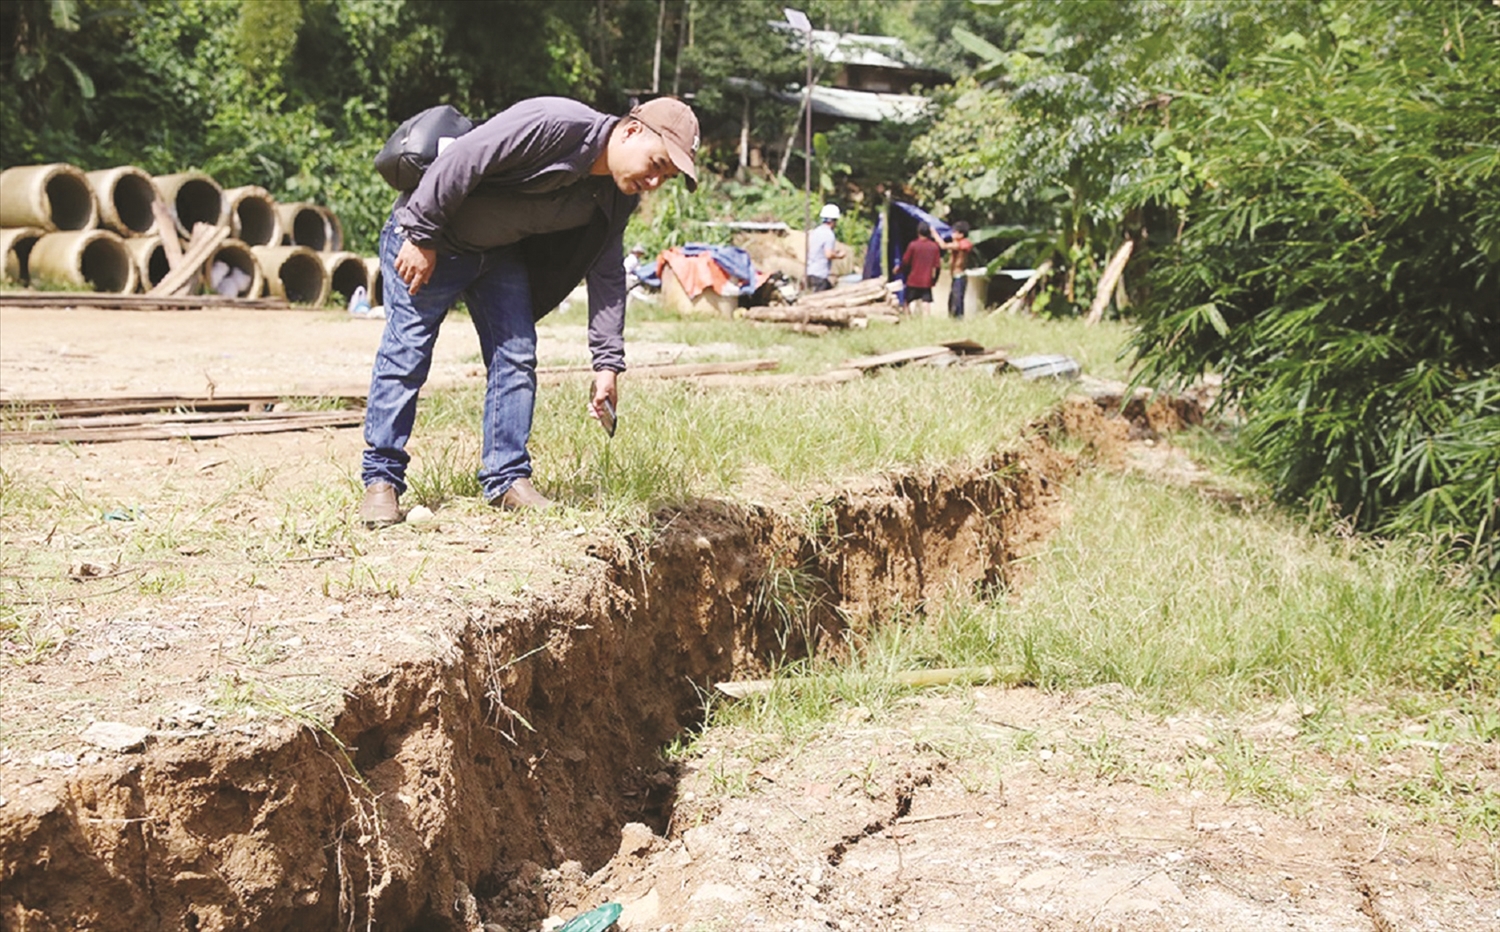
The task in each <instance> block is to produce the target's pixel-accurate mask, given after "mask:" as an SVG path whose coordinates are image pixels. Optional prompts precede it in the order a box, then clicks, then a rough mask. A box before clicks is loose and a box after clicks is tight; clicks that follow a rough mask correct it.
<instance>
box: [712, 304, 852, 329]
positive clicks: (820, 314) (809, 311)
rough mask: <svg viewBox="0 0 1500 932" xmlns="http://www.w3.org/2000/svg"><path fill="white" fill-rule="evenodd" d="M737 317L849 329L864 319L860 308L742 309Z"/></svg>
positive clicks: (794, 307) (764, 321) (775, 322)
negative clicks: (859, 319)
mask: <svg viewBox="0 0 1500 932" xmlns="http://www.w3.org/2000/svg"><path fill="white" fill-rule="evenodd" d="M735 316H736V317H739V318H741V319H743V320H751V321H759V322H763V323H773V324H791V323H796V324H824V325H827V326H833V327H847V326H849V323H850V321H852V320H853V319H854V318H856V317H863V316H864V313H863V311H862V310H861V309H859V308H844V307H834V308H821V307H819V308H812V307H809V308H803V307H796V306H792V307H747V308H741V309H740V310H739V311H737V312H736V313H735Z"/></svg>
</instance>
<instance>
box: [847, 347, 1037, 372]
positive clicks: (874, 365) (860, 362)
mask: <svg viewBox="0 0 1500 932" xmlns="http://www.w3.org/2000/svg"><path fill="white" fill-rule="evenodd" d="M1008 360H1009V351H1008V348H1007V347H1004V346H994V347H989V348H986V347H985V346H984V344H982V343H975V342H974V341H973V340H949V341H948V342H946V343H934V344H933V345H931V346H913V347H910V348H909V349H904V350H896V351H895V352H892V353H882V354H880V355H879V356H860V357H859V358H857V359H850V360H846V361H845V362H844V368H846V369H857V370H859V371H860V372H870V371H871V370H874V369H884V368H887V367H892V366H937V367H940V368H942V367H947V366H988V367H990V369H991V370H1000V369H1004V368H1005V367H1006V365H1007V362H1008Z"/></svg>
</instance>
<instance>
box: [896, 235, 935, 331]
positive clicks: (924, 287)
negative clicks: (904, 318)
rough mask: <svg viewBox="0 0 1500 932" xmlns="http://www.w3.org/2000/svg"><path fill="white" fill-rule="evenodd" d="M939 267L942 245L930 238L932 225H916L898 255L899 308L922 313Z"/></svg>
mask: <svg viewBox="0 0 1500 932" xmlns="http://www.w3.org/2000/svg"><path fill="white" fill-rule="evenodd" d="M942 267H943V248H942V247H941V246H939V245H938V244H937V242H936V241H934V240H933V238H932V227H931V226H930V225H929V224H926V223H919V224H917V238H916V239H914V240H912V241H911V243H910V244H909V245H908V246H907V247H906V252H904V253H902V254H901V272H902V278H903V282H904V285H903V287H902V289H901V310H902V311H903V312H908V311H909V312H910V313H913V314H926V313H927V312H928V310H929V309H930V307H931V305H932V286H933V285H935V284H937V278H938V272H939V270H941V269H942Z"/></svg>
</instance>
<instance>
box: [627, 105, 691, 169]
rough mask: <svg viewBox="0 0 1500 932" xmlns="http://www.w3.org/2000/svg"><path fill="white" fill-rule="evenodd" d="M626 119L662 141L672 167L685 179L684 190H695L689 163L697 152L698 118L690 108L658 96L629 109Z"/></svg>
mask: <svg viewBox="0 0 1500 932" xmlns="http://www.w3.org/2000/svg"><path fill="white" fill-rule="evenodd" d="M630 116H631V117H633V118H634V119H637V120H640V121H641V122H642V123H644V124H645V125H646V126H647V127H648V128H650V129H652V130H654V131H655V132H656V134H657V135H658V136H660V137H661V138H662V141H664V142H665V143H666V144H667V155H668V156H670V157H671V159H672V164H673V165H676V166H677V170H678V171H679V172H681V173H682V177H683V178H685V179H687V186H688V190H689V191H696V190H698V169H697V167H696V166H695V165H694V164H693V156H694V155H696V154H697V152H698V118H697V117H696V116H694V115H693V108H692V107H689V106H688V105H687V104H685V103H683V102H682V101H680V100H678V99H677V98H675V97H658V98H656V99H655V100H648V101H647V102H645V103H643V104H641V105H640V106H638V107H636V108H635V109H634V110H631V111H630Z"/></svg>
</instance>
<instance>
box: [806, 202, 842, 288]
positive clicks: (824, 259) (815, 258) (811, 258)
mask: <svg viewBox="0 0 1500 932" xmlns="http://www.w3.org/2000/svg"><path fill="white" fill-rule="evenodd" d="M839 216H840V212H839V208H838V205H837V204H824V205H823V209H822V210H820V211H818V219H819V220H820V221H821V222H820V223H819V224H818V225H817V227H816V228H815V229H814V230H813V231H812V233H810V234H809V235H808V237H807V290H808V291H827V290H828V289H830V288H832V287H833V260H835V259H842V258H844V256H846V255H848V253H846V252H845V251H844V247H842V246H840V245H839V240H838V235H837V234H835V233H834V232H833V225H834V224H835V223H838V221H839Z"/></svg>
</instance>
